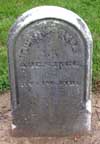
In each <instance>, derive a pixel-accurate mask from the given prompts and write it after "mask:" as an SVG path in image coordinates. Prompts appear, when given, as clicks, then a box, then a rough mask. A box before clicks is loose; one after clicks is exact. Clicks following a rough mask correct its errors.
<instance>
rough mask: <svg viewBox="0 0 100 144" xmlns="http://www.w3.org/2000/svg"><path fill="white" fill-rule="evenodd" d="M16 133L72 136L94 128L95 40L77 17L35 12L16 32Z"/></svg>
mask: <svg viewBox="0 0 100 144" xmlns="http://www.w3.org/2000/svg"><path fill="white" fill-rule="evenodd" d="M8 57H9V71H10V72H9V74H10V83H11V100H12V115H13V124H12V128H13V131H14V132H17V133H18V134H19V133H20V134H22V135H26V136H27V135H28V134H29V133H30V134H32V135H33V136H66V135H72V134H75V133H83V132H88V131H90V129H91V69H92V68H91V57H92V38H91V34H90V31H89V29H88V27H87V25H86V24H85V22H84V21H83V20H82V19H81V18H80V17H79V16H78V15H76V14H75V13H73V12H71V11H69V10H66V9H64V8H60V7H56V6H41V7H37V8H33V9H31V10H29V11H27V12H26V13H24V14H23V15H22V16H21V17H19V18H18V19H17V21H16V23H15V24H14V25H13V27H12V28H11V30H10V34H9V40H8Z"/></svg>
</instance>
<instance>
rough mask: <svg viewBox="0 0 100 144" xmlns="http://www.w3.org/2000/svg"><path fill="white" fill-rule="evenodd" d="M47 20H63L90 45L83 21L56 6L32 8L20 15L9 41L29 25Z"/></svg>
mask: <svg viewBox="0 0 100 144" xmlns="http://www.w3.org/2000/svg"><path fill="white" fill-rule="evenodd" d="M48 18H50V19H59V20H63V21H65V22H68V23H69V24H71V25H73V26H74V27H75V28H77V30H79V31H80V32H81V34H82V35H83V37H84V38H85V39H87V41H88V43H89V44H90V45H91V43H92V37H91V33H90V31H89V29H88V27H87V25H86V23H85V22H84V21H83V19H82V18H80V17H79V16H78V15H77V14H75V13H74V12H72V11H70V10H67V9H65V8H62V7H58V6H39V7H36V8H32V9H30V10H28V11H27V12H25V13H24V14H22V15H21V16H20V17H19V18H18V19H17V21H16V22H15V24H14V25H13V26H12V28H11V30H10V34H9V39H10V38H11V39H14V38H15V37H16V36H17V35H18V33H19V32H20V30H22V29H23V28H24V27H26V26H27V25H29V24H30V23H32V22H34V21H37V20H41V19H48Z"/></svg>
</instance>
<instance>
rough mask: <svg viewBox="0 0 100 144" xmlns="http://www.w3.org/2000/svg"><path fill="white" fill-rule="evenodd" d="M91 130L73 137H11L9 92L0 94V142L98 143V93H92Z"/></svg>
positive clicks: (99, 124) (99, 123) (99, 140)
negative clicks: (89, 132) (88, 132)
mask: <svg viewBox="0 0 100 144" xmlns="http://www.w3.org/2000/svg"><path fill="white" fill-rule="evenodd" d="M92 106H93V108H92V111H93V114H92V132H91V134H89V135H85V136H80V135H75V136H74V137H59V138H58V137H29V138H27V137H19V138H18V137H12V136H11V134H10V131H9V130H10V126H11V108H10V94H9V93H5V94H2V95H0V144H74V143H77V144H100V93H97V94H93V103H92Z"/></svg>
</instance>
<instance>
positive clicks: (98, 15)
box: [0, 0, 100, 92]
mask: <svg viewBox="0 0 100 144" xmlns="http://www.w3.org/2000/svg"><path fill="white" fill-rule="evenodd" d="M40 5H56V6H62V7H64V8H67V9H70V10H72V11H73V12H75V13H77V14H78V15H80V16H81V17H82V18H83V19H84V20H85V22H86V23H87V24H88V27H89V29H90V31H91V33H92V36H93V41H94V50H93V82H95V81H99V80H100V72H99V71H100V0H0V91H1V92H2V91H5V90H7V89H9V81H8V64H7V37H8V31H9V28H10V27H11V25H12V24H13V23H14V22H15V20H16V18H17V17H18V16H20V15H21V14H22V13H23V12H25V11H27V10H29V9H31V8H33V7H36V6H40Z"/></svg>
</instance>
